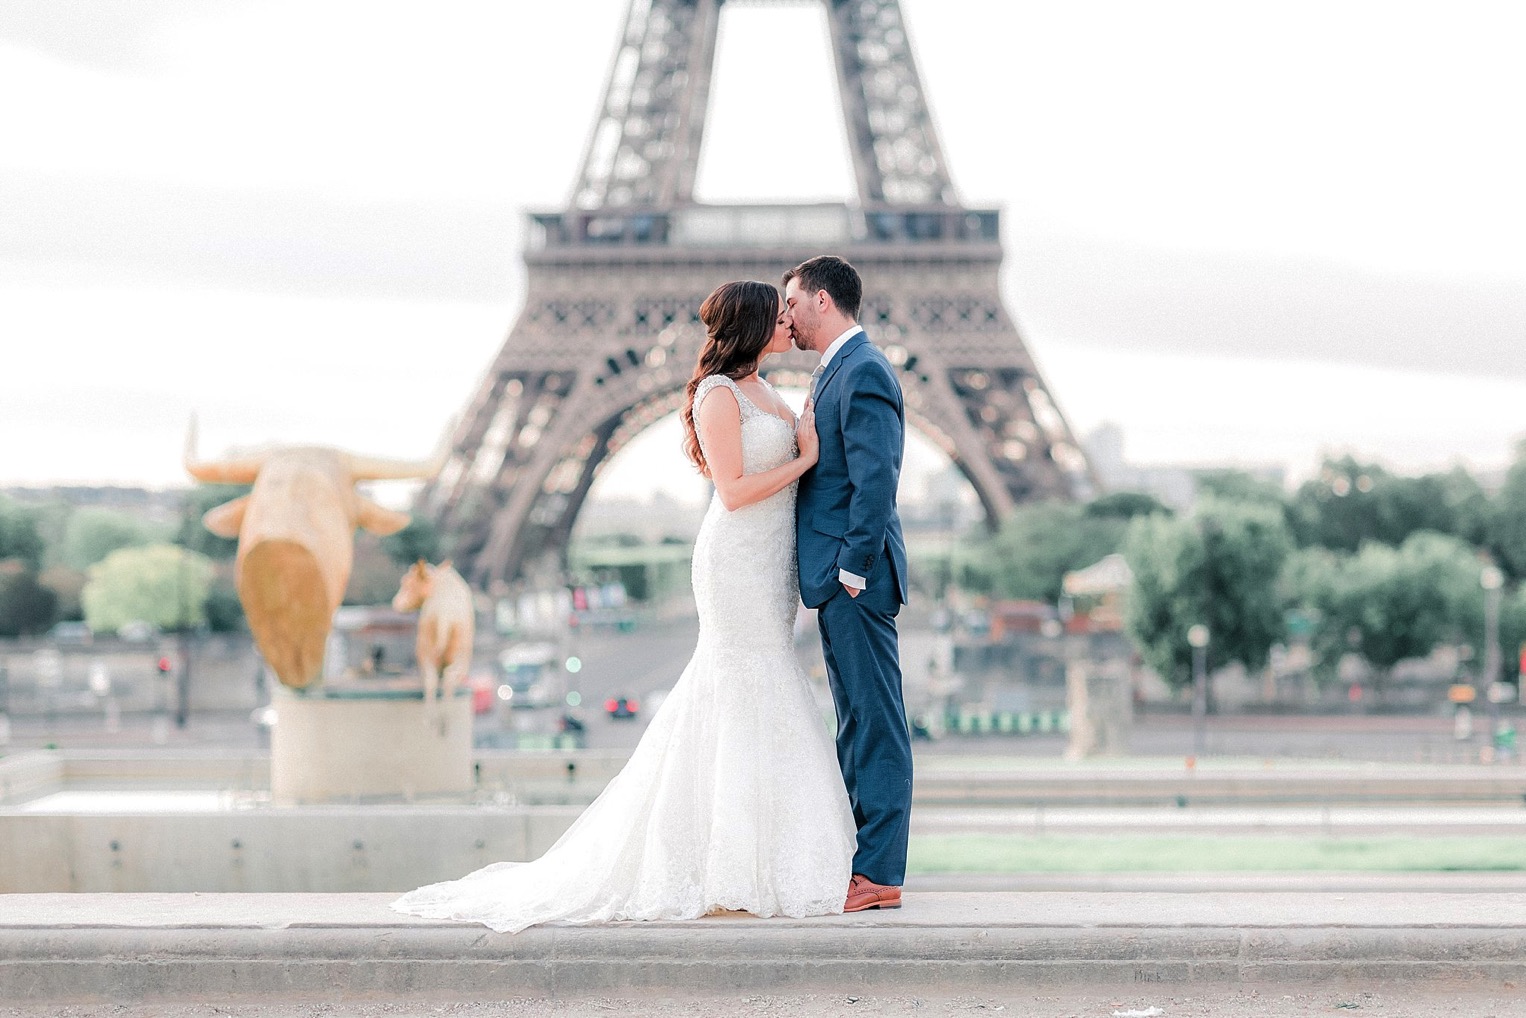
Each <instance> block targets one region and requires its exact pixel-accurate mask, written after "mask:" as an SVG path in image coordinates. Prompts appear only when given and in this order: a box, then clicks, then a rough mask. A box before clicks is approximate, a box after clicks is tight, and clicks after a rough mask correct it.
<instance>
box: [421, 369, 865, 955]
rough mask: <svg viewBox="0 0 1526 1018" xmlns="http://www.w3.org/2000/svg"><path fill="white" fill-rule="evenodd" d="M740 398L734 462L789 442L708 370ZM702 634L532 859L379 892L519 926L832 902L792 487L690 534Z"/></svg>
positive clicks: (794, 912) (765, 455)
mask: <svg viewBox="0 0 1526 1018" xmlns="http://www.w3.org/2000/svg"><path fill="white" fill-rule="evenodd" d="M720 385H725V386H727V387H729V388H730V389H731V390H732V392H733V393H734V394H735V395H736V397H737V402H738V403H739V404H740V406H741V413H742V462H743V470H744V471H745V472H747V473H757V472H759V471H763V470H768V469H771V468H773V467H776V466H779V465H780V464H782V463H785V462H788V461H789V460H790V459H791V458H792V457H793V456H795V455H796V449H795V435H794V429H793V427H791V425H790V424H789V423H787V422H786V421H784V420H783V419H782V418H780V417H778V416H776V415H774V414H771V413H769V412H768V411H766V410H762V409H760V408H758V407H757V406H755V405H753V404H752V403H751V402H750V401H749V400H748V399H747V397H746V396H745V395H744V394H743V393H742V391H741V390H740V389H739V388H738V387H737V386H736V384H735V383H734V382H732V381H731V380H730V379H728V378H723V377H721V376H718V375H717V376H711V377H709V378H706V379H704V380H703V381H701V383H700V386H699V389H698V390H697V391H696V393H695V410H696V412H697V411H698V408H699V403H700V401H701V400H703V399H704V398H705V397H706V396H707V395H709V393H711V392H713V391H714V389H715V388H716V387H717V386H720ZM694 598H695V602H696V603H697V605H698V608H699V641H698V644H697V646H696V647H695V649H694V656H693V658H692V659H690V661H689V664H688V666H687V667H686V668H685V669H684V671H683V674H682V676H681V677H680V678H679V679H678V682H677V684H676V685H674V687H673V690H672V692H671V693H670V694H669V695H668V697H667V699H666V700H665V701H664V702H663V704H662V707H661V708H660V709H659V710H658V711H657V713H656V715H655V716H654V717H653V718H652V720H651V723H650V725H649V727H648V728H647V730H646V733H645V734H644V735H643V736H642V737H641V742H640V744H639V745H638V746H637V747H636V749H635V752H634V753H632V754H631V758H630V760H629V762H627V763H626V765H625V768H624V770H622V771H621V772H620V773H619V774H618V775H617V776H616V777H615V779H614V780H613V781H611V782H610V783H609V785H608V787H606V788H605V789H604V791H603V793H602V794H600V796H599V797H598V798H597V799H596V800H594V802H593V804H592V805H590V806H589V807H588V809H587V810H586V811H584V813H583V815H582V816H580V817H579V818H578V819H577V821H576V822H575V823H574V824H573V825H572V827H571V828H569V829H568V831H567V833H566V834H564V835H563V836H562V837H561V839H560V840H559V841H557V843H556V844H555V845H554V846H552V848H551V849H550V850H549V851H548V852H546V854H545V855H543V856H541V857H540V858H539V859H537V860H535V861H534V862H529V863H495V864H493V865H491V866H488V867H485V868H483V869H480V870H478V871H476V872H475V873H472V874H469V875H468V876H466V877H463V878H462V879H460V880H453V881H448V882H446V883H441V884H431V885H429V886H427V887H421V888H419V889H418V890H416V891H413V892H411V893H409V894H406V895H404V896H403V897H401V898H399V899H398V900H397V901H395V902H393V904H392V907H393V908H395V909H397V910H398V911H400V912H406V913H408V914H411V915H417V916H424V917H426V918H431V919H457V920H461V921H465V922H478V923H484V924H486V925H487V926H490V927H492V928H493V929H495V930H498V931H499V932H517V931H519V930H522V929H524V928H525V927H527V926H533V925H536V924H540V923H553V922H560V923H600V922H608V921H611V920H618V919H690V918H694V917H697V916H701V915H704V914H705V913H707V912H711V911H713V910H716V909H732V910H737V911H745V912H752V913H754V914H756V915H759V916H773V915H787V916H797V917H798V916H811V915H826V914H830V913H837V912H841V911H842V908H843V901H844V898H845V897H846V892H847V887H848V878H849V876H851V872H850V870H851V866H852V862H853V852H854V847H855V842H856V831H855V825H854V823H853V816H852V812H851V810H850V808H849V806H848V796H847V793H846V792H845V791H844V788H843V781H842V775H841V772H840V771H839V770H838V766H837V758H836V756H835V753H834V749H833V745H832V740H831V737H830V735H829V734H828V732H827V728H826V724H825V720H824V718H823V717H822V714H821V711H820V710H819V709H818V707H817V705H816V701H815V698H814V697H813V696H812V694H811V690H810V687H809V685H808V684H807V680H806V678H805V676H804V674H802V672H801V671H800V667H799V665H798V664H797V662H796V660H795V655H794V650H793V639H792V626H793V622H794V618H795V606H796V604H797V603H798V601H799V581H798V580H797V578H796V573H795V488H794V485H791V486H790V487H788V488H786V489H785V490H783V491H781V492H779V493H778V494H776V495H774V496H773V497H771V498H768V499H765V500H764V501H762V502H759V503H757V504H755V505H750V506H746V507H743V508H741V509H738V510H736V511H735V512H728V511H727V510H726V508H725V507H724V506H722V505H721V503H720V500H719V498H715V499H712V501H711V503H710V509H709V511H708V512H707V513H706V515H705V520H704V523H703V525H702V526H701V527H700V532H699V537H698V539H697V540H696V541H695V544H694Z"/></svg>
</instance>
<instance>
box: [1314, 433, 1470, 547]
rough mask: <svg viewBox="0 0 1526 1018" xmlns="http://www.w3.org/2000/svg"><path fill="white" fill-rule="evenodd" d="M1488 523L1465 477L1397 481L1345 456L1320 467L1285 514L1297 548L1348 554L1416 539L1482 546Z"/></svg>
mask: <svg viewBox="0 0 1526 1018" xmlns="http://www.w3.org/2000/svg"><path fill="white" fill-rule="evenodd" d="M1488 515H1489V507H1488V499H1487V497H1486V496H1485V495H1484V491H1483V489H1482V488H1481V487H1479V484H1478V481H1477V480H1476V479H1474V477H1473V476H1472V475H1471V474H1469V473H1468V472H1467V471H1465V470H1461V469H1458V470H1453V471H1451V472H1450V473H1445V474H1426V475H1424V476H1422V477H1404V476H1400V475H1397V474H1391V473H1389V472H1388V471H1387V470H1384V469H1383V468H1382V467H1380V466H1377V465H1375V464H1364V463H1359V462H1357V461H1356V460H1354V459H1352V458H1351V457H1349V456H1347V457H1345V458H1343V459H1339V460H1326V461H1325V464H1324V466H1323V467H1322V468H1321V470H1320V473H1319V476H1318V477H1316V478H1314V479H1313V480H1310V481H1308V482H1307V483H1305V484H1304V485H1302V486H1301V487H1300V488H1299V489H1298V492H1297V494H1296V495H1294V496H1293V500H1292V502H1291V504H1290V505H1289V506H1288V518H1289V522H1290V523H1291V525H1292V527H1293V536H1294V537H1295V538H1296V539H1297V541H1298V543H1299V544H1300V545H1302V546H1305V547H1307V546H1309V545H1315V544H1317V545H1322V546H1324V547H1326V548H1333V549H1335V550H1336V551H1348V552H1354V551H1357V550H1358V549H1359V548H1360V547H1361V546H1362V544H1363V543H1364V542H1366V541H1377V542H1379V543H1382V544H1387V545H1392V546H1394V547H1397V546H1399V545H1400V544H1403V543H1404V541H1405V539H1407V538H1408V537H1409V536H1410V535H1411V534H1415V533H1419V532H1420V531H1433V532H1435V533H1438V534H1450V535H1452V536H1454V537H1457V538H1460V539H1461V540H1464V541H1468V542H1470V543H1475V544H1477V543H1481V542H1482V541H1484V539H1485V538H1486V537H1487V529H1488V527H1487V524H1488Z"/></svg>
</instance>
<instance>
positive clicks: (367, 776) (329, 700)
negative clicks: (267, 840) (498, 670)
mask: <svg viewBox="0 0 1526 1018" xmlns="http://www.w3.org/2000/svg"><path fill="white" fill-rule="evenodd" d="M274 706H275V710H276V723H275V727H274V728H273V729H272V730H271V736H270V795H271V799H272V800H273V801H274V802H275V803H276V804H277V805H282V806H295V805H303V804H308V803H334V802H358V801H372V802H388V801H391V802H405V801H409V800H412V799H419V798H459V797H462V796H465V795H467V794H469V793H470V792H471V790H472V704H471V697H470V695H469V694H468V693H467V692H466V691H465V690H458V691H457V695H456V696H455V697H454V698H452V699H451V700H449V701H445V702H439V703H436V704H435V705H434V710H433V711H432V712H430V713H429V714H428V716H426V711H425V708H424V699H423V694H422V692H421V691H420V690H417V689H397V690H365V689H332V688H327V689H326V688H324V687H321V686H320V687H318V688H316V689H313V690H310V691H307V692H299V691H295V690H291V689H287V688H286V687H284V686H278V687H277V688H276V690H275V696H274Z"/></svg>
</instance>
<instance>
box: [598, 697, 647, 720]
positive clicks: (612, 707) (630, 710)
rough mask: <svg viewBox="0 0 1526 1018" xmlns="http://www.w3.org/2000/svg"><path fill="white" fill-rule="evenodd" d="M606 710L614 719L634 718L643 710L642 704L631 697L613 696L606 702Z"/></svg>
mask: <svg viewBox="0 0 1526 1018" xmlns="http://www.w3.org/2000/svg"><path fill="white" fill-rule="evenodd" d="M604 709H605V710H606V711H607V712H608V713H609V716H610V717H612V718H621V719H623V718H633V717H635V716H636V713H637V712H638V711H639V710H641V704H639V703H637V702H636V700H634V699H633V698H631V697H629V696H612V697H610V698H609V699H608V700H605V701H604Z"/></svg>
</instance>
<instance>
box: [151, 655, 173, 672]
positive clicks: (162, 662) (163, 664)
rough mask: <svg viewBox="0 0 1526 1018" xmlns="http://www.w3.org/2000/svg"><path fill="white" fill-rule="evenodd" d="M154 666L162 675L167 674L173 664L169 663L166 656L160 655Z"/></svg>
mask: <svg viewBox="0 0 1526 1018" xmlns="http://www.w3.org/2000/svg"><path fill="white" fill-rule="evenodd" d="M155 667H156V668H158V669H159V674H160V675H161V676H163V675H168V674H169V673H170V671H171V669H172V668H173V667H174V666H173V665H171V664H170V659H169V658H168V657H161V658H160V659H159V661H158V662H157V664H156V665H155Z"/></svg>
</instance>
